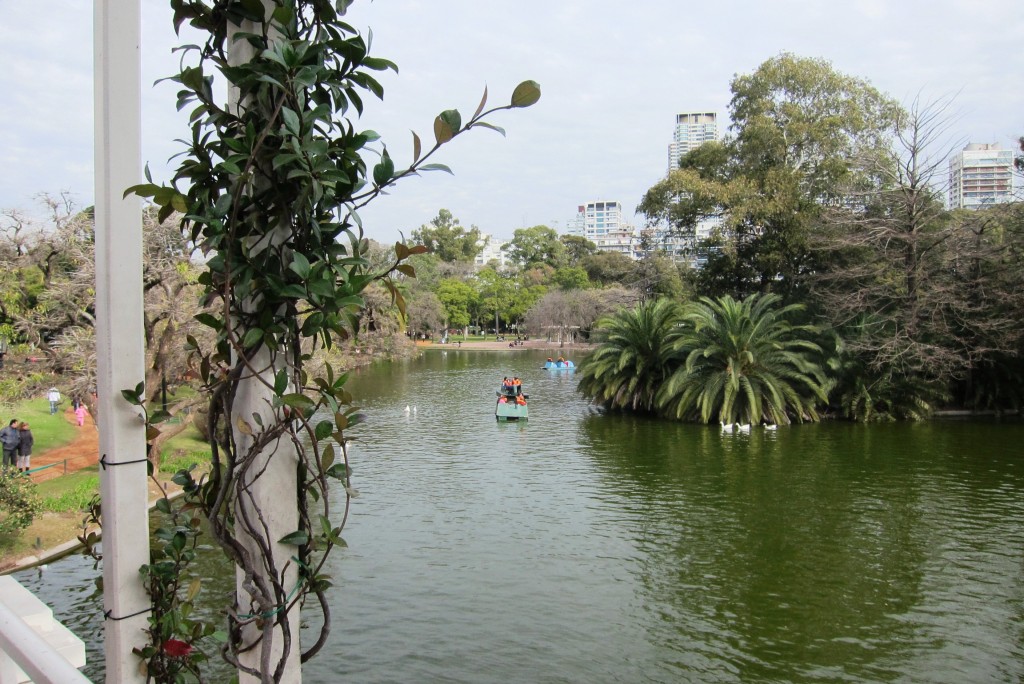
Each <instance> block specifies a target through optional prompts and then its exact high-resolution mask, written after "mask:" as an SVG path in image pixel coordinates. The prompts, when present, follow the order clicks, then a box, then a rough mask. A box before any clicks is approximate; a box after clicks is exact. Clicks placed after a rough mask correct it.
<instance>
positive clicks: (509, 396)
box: [494, 385, 530, 423]
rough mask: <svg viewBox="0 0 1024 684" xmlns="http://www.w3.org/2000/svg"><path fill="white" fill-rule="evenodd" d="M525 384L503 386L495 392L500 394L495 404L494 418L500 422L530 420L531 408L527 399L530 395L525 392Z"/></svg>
mask: <svg viewBox="0 0 1024 684" xmlns="http://www.w3.org/2000/svg"><path fill="white" fill-rule="evenodd" d="M522 390H523V386H522V385H518V386H515V387H511V386H509V387H505V386H502V387H501V388H500V389H499V390H497V391H496V392H495V394H496V395H497V396H498V400H497V402H495V404H494V418H495V420H497V421H498V422H499V423H504V422H515V421H519V420H529V418H530V409H529V407H528V406H527V401H526V400H527V399H529V398H530V395H528V394H523V391H522Z"/></svg>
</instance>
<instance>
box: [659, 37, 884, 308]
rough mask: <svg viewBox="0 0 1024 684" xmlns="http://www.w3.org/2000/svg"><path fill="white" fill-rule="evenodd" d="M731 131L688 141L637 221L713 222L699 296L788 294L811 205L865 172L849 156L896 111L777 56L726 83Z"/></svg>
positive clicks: (843, 80) (863, 179)
mask: <svg viewBox="0 0 1024 684" xmlns="http://www.w3.org/2000/svg"><path fill="white" fill-rule="evenodd" d="M732 93H733V97H732V101H731V103H730V116H731V118H732V120H733V130H734V134H733V136H732V137H730V138H727V139H726V140H725V141H724V142H723V143H722V144H721V145H719V144H712V145H711V146H709V147H707V148H698V150H695V151H693V152H691V153H690V154H689V155H687V156H686V157H684V158H683V159H682V160H681V161H680V168H679V169H678V170H673V171H671V172H670V173H669V174H668V177H667V178H666V179H665V180H663V181H661V182H659V183H658V184H656V185H655V186H654V187H652V188H651V189H650V190H648V192H647V193H646V194H645V196H644V198H643V200H642V202H641V204H640V206H639V210H640V211H641V212H643V213H644V214H645V215H646V216H647V217H648V218H649V219H652V220H654V221H658V222H664V223H666V224H668V225H670V226H671V227H672V228H673V229H674V230H675V231H677V232H679V233H682V234H684V235H689V236H691V237H692V236H693V235H694V231H695V229H696V223H697V221H698V220H700V219H705V218H721V219H722V229H721V230H720V231H719V232H718V233H717V234H716V235H714V236H713V237H714V243H713V245H712V247H713V249H710V250H708V251H707V255H708V267H707V268H706V269H704V270H702V272H701V273H700V274H699V278H698V280H699V284H700V286H701V288H702V291H704V292H706V293H721V292H733V293H734V294H737V295H743V294H746V293H749V292H753V291H769V290H777V291H781V292H783V293H792V292H794V291H795V290H797V289H799V288H801V287H802V286H803V284H804V280H805V277H806V276H807V274H808V273H810V272H812V271H813V270H814V264H813V261H812V259H811V254H810V253H809V250H808V246H807V240H808V237H809V235H810V234H811V233H812V232H813V230H814V229H815V228H816V226H817V224H818V220H819V216H820V212H821V210H822V208H823V207H826V206H835V205H840V204H842V203H843V202H844V201H845V199H846V195H845V193H846V192H847V191H848V189H849V188H851V187H859V186H862V185H870V184H872V183H873V182H874V181H875V179H874V178H873V177H871V175H870V174H869V173H867V172H865V171H864V170H863V169H861V168H859V167H858V166H857V165H856V164H854V163H853V162H852V160H856V159H858V158H860V157H862V156H863V155H864V154H865V153H866V152H867V151H870V150H874V149H878V148H880V147H882V146H883V145H884V142H885V139H886V138H885V135H886V133H887V131H888V130H890V128H891V123H892V121H893V119H894V117H895V116H896V114H897V112H898V110H899V108H898V106H897V105H896V104H895V103H894V102H893V101H891V100H890V99H889V98H887V97H885V96H883V95H882V94H881V93H879V92H878V91H877V90H876V89H875V88H873V87H872V86H870V85H869V84H868V83H867V82H865V81H863V80H861V79H857V78H853V77H850V76H846V75H844V74H841V73H839V72H837V71H835V70H834V69H833V68H832V66H831V65H830V64H828V63H827V62H825V61H822V60H815V59H806V58H800V57H796V56H793V55H790V54H786V53H783V54H781V55H779V56H777V57H773V58H772V59H769V60H768V61H766V62H764V63H763V64H762V65H761V66H760V67H758V69H757V70H756V71H755V72H754V73H753V74H750V75H744V76H737V77H736V78H735V79H733V82H732Z"/></svg>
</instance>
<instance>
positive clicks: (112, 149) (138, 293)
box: [94, 0, 150, 684]
mask: <svg viewBox="0 0 1024 684" xmlns="http://www.w3.org/2000/svg"><path fill="white" fill-rule="evenodd" d="M94 7H95V22H94V26H95V29H94V31H95V120H96V124H95V125H96V131H95V145H96V149H95V164H96V356H97V364H96V366H97V368H96V370H97V389H98V398H97V404H98V405H99V418H100V420H101V421H102V422H101V424H100V426H99V427H100V430H99V433H100V435H99V436H100V454H101V455H102V456H104V461H105V463H107V464H108V465H107V466H105V467H104V469H103V470H101V471H100V496H101V498H102V501H103V608H104V613H105V615H106V619H105V620H104V628H105V641H104V650H105V660H106V672H107V681H108V682H112V683H113V682H116V683H118V684H122V683H124V682H140V683H141V682H145V681H146V678H145V676H144V675H143V674H142V673H141V672H140V671H139V658H138V656H135V655H133V654H132V648H133V647H136V646H142V645H144V644H145V643H146V634H145V629H146V627H147V620H146V618H147V615H148V610H147V609H148V608H149V606H150V601H149V597H148V596H147V595H146V591H145V589H144V588H143V586H142V581H141V580H140V578H139V568H140V567H141V566H142V565H144V564H146V563H148V562H149V523H148V510H147V505H146V504H147V498H148V491H147V486H146V477H147V475H146V463H145V456H146V432H145V425H144V424H143V421H142V420H141V419H140V416H139V413H138V409H137V408H136V407H133V406H131V405H130V404H128V402H126V401H124V399H123V398H122V397H121V390H122V389H126V388H134V387H135V386H136V385H137V384H138V383H139V382H140V381H141V380H142V379H143V378H145V370H144V367H145V363H144V349H145V345H144V341H143V320H142V208H141V204H140V201H139V199H138V198H136V197H129V198H126V199H125V198H122V194H123V193H124V190H125V188H127V187H129V186H131V185H135V184H136V183H138V182H139V181H140V180H141V177H142V164H141V156H142V155H141V148H142V135H141V105H140V94H141V81H142V75H141V64H140V63H141V53H140V45H139V43H140V36H141V32H142V31H141V26H142V20H141V11H140V5H139V0H96V2H95V6H94Z"/></svg>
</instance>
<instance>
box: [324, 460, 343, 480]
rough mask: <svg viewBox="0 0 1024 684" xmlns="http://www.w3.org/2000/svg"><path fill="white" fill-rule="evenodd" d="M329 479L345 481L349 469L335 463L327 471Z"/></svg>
mask: <svg viewBox="0 0 1024 684" xmlns="http://www.w3.org/2000/svg"><path fill="white" fill-rule="evenodd" d="M326 474H327V477H333V478H335V479H338V480H343V479H345V475H347V474H348V467H347V466H346V465H345V464H344V463H335V464H334V465H332V466H331V467H330V468H328V469H327V473H326Z"/></svg>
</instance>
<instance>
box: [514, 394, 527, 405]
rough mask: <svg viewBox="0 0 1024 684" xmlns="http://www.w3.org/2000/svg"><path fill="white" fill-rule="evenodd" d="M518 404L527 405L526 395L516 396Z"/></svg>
mask: <svg viewBox="0 0 1024 684" xmlns="http://www.w3.org/2000/svg"><path fill="white" fill-rule="evenodd" d="M516 404H517V405H519V406H526V397H524V396H523V395H522V394H519V395H517V396H516Z"/></svg>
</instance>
